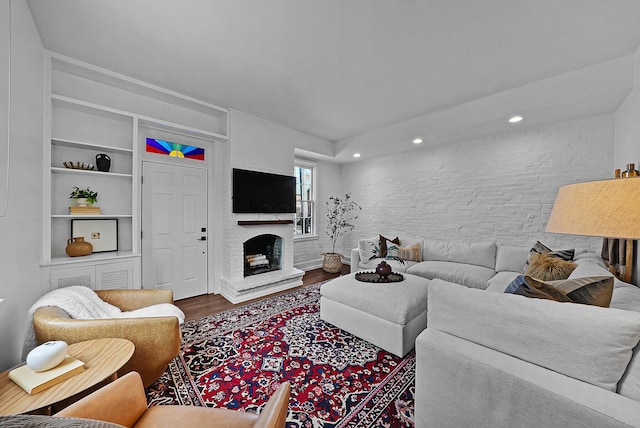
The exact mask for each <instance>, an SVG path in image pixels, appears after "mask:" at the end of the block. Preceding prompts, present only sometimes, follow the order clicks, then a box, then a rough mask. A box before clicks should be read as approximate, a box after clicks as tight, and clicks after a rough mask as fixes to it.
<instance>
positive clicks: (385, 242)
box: [378, 235, 400, 257]
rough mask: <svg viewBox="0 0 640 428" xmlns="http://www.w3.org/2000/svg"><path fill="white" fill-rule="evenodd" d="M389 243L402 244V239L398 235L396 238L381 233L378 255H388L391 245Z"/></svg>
mask: <svg viewBox="0 0 640 428" xmlns="http://www.w3.org/2000/svg"><path fill="white" fill-rule="evenodd" d="M389 243H391V244H396V245H400V239H398V237H397V236H396V237H395V239H389V238H385V237H384V236H382V235H380V252H379V254H380V255H379V256H378V257H387V248H388V247H389Z"/></svg>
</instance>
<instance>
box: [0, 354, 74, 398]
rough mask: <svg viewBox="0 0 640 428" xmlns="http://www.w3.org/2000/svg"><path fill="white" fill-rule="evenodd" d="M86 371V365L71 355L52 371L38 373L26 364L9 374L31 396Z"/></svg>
mask: <svg viewBox="0 0 640 428" xmlns="http://www.w3.org/2000/svg"><path fill="white" fill-rule="evenodd" d="M83 370H84V363H83V362H82V361H80V360H78V359H76V358H73V357H71V356H69V355H67V357H66V358H65V359H64V360H62V362H61V363H60V364H58V365H57V366H55V367H54V368H52V369H49V370H46V371H43V372H36V371H34V370H33V369H32V368H30V367H29V366H28V365H26V364H24V365H22V366H20V367H17V368H15V369H13V370H11V371H10V372H9V379H11V380H12V381H14V382H15V383H17V384H18V385H19V386H20V387H21V388H22V389H24V390H25V391H26V392H27V393H28V394H29V395H33V394H37V393H39V392H41V391H44V390H45V389H47V388H49V387H51V386H53V385H55V384H57V383H60V382H62V381H63V380H67V379H69V378H70V377H71V376H73V375H76V374H78V373H80V372H82V371H83Z"/></svg>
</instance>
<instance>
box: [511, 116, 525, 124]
mask: <svg viewBox="0 0 640 428" xmlns="http://www.w3.org/2000/svg"><path fill="white" fill-rule="evenodd" d="M522 119H524V117H522V116H512V117H511V118H510V119H509V123H517V122H520V121H521V120H522Z"/></svg>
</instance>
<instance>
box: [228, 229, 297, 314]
mask: <svg viewBox="0 0 640 428" xmlns="http://www.w3.org/2000/svg"><path fill="white" fill-rule="evenodd" d="M238 223H239V222H234V223H232V224H230V225H228V226H227V230H226V231H225V233H226V237H227V245H226V251H225V254H224V257H223V260H224V263H223V275H222V279H221V287H220V294H222V296H223V297H224V298H226V299H227V300H229V301H230V302H231V303H241V302H245V301H247V300H251V299H254V298H256V297H262V296H266V295H268V294H271V293H275V292H278V291H282V290H287V289H289V288H293V287H298V286H300V285H302V276H303V275H304V271H302V270H300V269H296V268H294V267H293V230H292V229H293V228H292V225H291V224H258V223H259V222H258V223H256V224H253V225H246V226H243V225H239V224H238ZM265 223H268V222H265ZM261 235H275V236H276V237H279V238H280V239H281V243H282V245H281V252H280V267H281V268H280V269H279V270H273V271H270V272H264V273H260V274H257V275H249V276H245V254H244V244H245V243H246V242H247V241H249V240H250V239H252V238H255V237H258V236H261Z"/></svg>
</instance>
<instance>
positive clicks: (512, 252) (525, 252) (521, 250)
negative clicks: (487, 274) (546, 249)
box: [496, 245, 531, 272]
mask: <svg viewBox="0 0 640 428" xmlns="http://www.w3.org/2000/svg"><path fill="white" fill-rule="evenodd" d="M529 251H531V248H530V247H514V246H512V245H498V246H497V248H496V272H504V271H509V272H521V271H522V268H523V267H524V264H525V263H526V262H527V258H528V257H529Z"/></svg>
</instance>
